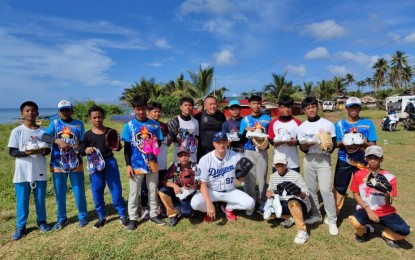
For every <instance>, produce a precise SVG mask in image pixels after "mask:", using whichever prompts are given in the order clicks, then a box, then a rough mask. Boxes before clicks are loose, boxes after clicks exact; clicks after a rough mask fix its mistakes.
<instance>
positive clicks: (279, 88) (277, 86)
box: [264, 71, 294, 101]
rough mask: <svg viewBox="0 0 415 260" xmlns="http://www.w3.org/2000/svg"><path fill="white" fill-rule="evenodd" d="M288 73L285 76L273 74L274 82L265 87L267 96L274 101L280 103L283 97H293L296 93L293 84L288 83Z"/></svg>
mask: <svg viewBox="0 0 415 260" xmlns="http://www.w3.org/2000/svg"><path fill="white" fill-rule="evenodd" d="M286 74H287V71H285V72H284V74H283V75H278V74H275V73H272V77H273V80H274V82H273V83H270V84H268V85H266V86H265V87H264V92H265V95H266V96H267V97H268V98H269V99H271V100H274V101H278V100H279V99H280V97H281V96H282V95H288V96H289V95H291V94H293V93H294V90H293V82H292V81H291V80H290V81H286V80H285V76H286Z"/></svg>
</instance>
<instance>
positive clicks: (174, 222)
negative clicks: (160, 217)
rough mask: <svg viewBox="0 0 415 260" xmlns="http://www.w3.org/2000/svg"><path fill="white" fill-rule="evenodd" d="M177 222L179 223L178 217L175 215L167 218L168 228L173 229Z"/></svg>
mask: <svg viewBox="0 0 415 260" xmlns="http://www.w3.org/2000/svg"><path fill="white" fill-rule="evenodd" d="M177 222H179V217H178V216H177V215H176V216H174V217H171V218H169V226H171V227H174V226H176V224H177Z"/></svg>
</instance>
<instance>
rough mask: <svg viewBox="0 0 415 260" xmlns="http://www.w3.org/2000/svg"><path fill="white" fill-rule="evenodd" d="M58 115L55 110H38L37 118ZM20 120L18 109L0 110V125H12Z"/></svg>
mask: <svg viewBox="0 0 415 260" xmlns="http://www.w3.org/2000/svg"><path fill="white" fill-rule="evenodd" d="M56 113H58V109H57V108H44V107H42V108H39V116H38V117H45V116H52V115H55V114H56ZM19 120H20V108H0V124H13V123H17V122H19Z"/></svg>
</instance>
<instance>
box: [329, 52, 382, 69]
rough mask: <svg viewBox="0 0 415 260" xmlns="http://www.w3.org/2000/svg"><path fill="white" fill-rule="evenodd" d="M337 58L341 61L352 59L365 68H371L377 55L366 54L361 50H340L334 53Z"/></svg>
mask: <svg viewBox="0 0 415 260" xmlns="http://www.w3.org/2000/svg"><path fill="white" fill-rule="evenodd" d="M334 56H335V57H336V58H337V59H339V60H342V61H353V62H356V63H358V64H360V65H362V66H365V67H366V68H368V69H370V68H372V65H373V64H374V63H375V62H376V61H377V60H378V58H379V56H377V55H374V56H368V55H366V54H364V53H362V52H349V51H340V52H337V53H335V55H334Z"/></svg>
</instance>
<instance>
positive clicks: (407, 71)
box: [402, 66, 414, 88]
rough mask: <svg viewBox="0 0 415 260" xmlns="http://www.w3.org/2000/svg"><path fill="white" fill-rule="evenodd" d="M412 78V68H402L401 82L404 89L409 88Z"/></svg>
mask: <svg viewBox="0 0 415 260" xmlns="http://www.w3.org/2000/svg"><path fill="white" fill-rule="evenodd" d="M413 76H414V68H412V67H410V66H406V67H405V68H403V73H402V82H403V84H404V86H405V88H409V86H410V83H411V80H412V77H413Z"/></svg>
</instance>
